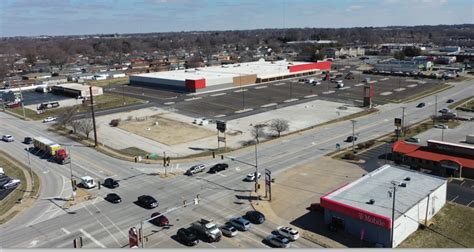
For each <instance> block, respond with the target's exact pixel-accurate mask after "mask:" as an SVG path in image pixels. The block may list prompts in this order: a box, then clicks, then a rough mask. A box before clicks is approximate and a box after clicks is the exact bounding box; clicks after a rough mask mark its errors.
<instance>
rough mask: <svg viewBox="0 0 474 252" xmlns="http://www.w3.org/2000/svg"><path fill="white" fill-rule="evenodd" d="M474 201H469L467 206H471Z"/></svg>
mask: <svg viewBox="0 0 474 252" xmlns="http://www.w3.org/2000/svg"><path fill="white" fill-rule="evenodd" d="M473 202H474V200H471V202H469V204H467V205H466V206H467V207H471V204H472V203H473Z"/></svg>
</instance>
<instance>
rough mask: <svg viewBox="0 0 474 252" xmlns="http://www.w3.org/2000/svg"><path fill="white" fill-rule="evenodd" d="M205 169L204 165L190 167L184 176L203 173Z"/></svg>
mask: <svg viewBox="0 0 474 252" xmlns="http://www.w3.org/2000/svg"><path fill="white" fill-rule="evenodd" d="M205 168H206V165H205V164H198V165H194V166H191V168H189V169H188V170H187V171H186V172H185V173H184V174H186V175H188V176H191V175H193V174H196V173H198V172H202V171H204V169H205Z"/></svg>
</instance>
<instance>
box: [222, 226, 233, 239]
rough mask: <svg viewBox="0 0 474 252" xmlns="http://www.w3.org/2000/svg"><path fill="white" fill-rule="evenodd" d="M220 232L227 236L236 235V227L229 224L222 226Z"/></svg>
mask: <svg viewBox="0 0 474 252" xmlns="http://www.w3.org/2000/svg"><path fill="white" fill-rule="evenodd" d="M221 232H222V234H224V235H225V236H227V237H234V236H236V235H237V229H236V228H235V227H234V226H232V225H229V224H227V225H224V226H222V227H221Z"/></svg>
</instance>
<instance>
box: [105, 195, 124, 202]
mask: <svg viewBox="0 0 474 252" xmlns="http://www.w3.org/2000/svg"><path fill="white" fill-rule="evenodd" d="M105 200H107V201H108V202H110V203H114V204H117V203H120V202H122V198H120V196H119V195H118V194H116V193H109V194H107V196H105Z"/></svg>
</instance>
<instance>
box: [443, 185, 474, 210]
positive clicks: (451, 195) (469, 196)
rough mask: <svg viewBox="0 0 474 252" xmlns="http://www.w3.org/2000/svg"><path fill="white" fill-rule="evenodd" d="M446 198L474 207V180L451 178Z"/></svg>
mask: <svg viewBox="0 0 474 252" xmlns="http://www.w3.org/2000/svg"><path fill="white" fill-rule="evenodd" d="M446 200H447V201H451V202H454V203H457V204H461V205H465V206H468V207H472V208H474V180H471V179H463V180H451V181H450V182H449V183H448V193H447V195H446Z"/></svg>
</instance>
